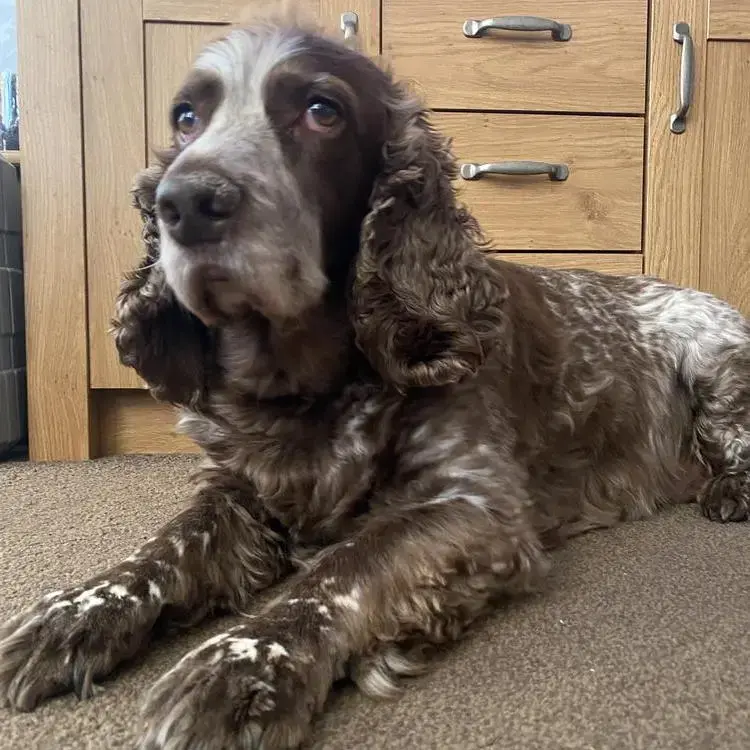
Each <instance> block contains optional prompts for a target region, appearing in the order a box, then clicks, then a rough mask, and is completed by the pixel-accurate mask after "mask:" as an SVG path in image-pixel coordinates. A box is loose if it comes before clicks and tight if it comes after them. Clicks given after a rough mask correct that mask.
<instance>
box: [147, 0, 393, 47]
mask: <svg viewBox="0 0 750 750" xmlns="http://www.w3.org/2000/svg"><path fill="white" fill-rule="evenodd" d="M275 5H278V3H276V2H273V1H272V0H254V2H253V1H251V2H248V0H143V17H144V19H145V20H147V21H169V22H171V23H179V22H182V23H203V24H207V23H212V24H226V23H242V22H243V21H247V20H251V19H252V17H253V15H254V13H263V11H264V8H266V7H268V6H270V7H273V6H275ZM294 6H295V7H296V8H297V10H298V11H299V12H301V13H302V14H304V16H307V17H310V18H314V19H317V20H319V21H320V23H321V25H322V26H323V28H324V29H326V30H327V31H328V32H329V33H331V34H333V35H334V36H338V35H339V34H341V28H340V23H341V14H342V13H343V12H344V11H354V12H356V13H357V15H358V16H359V31H358V37H359V39H360V49H362V51H363V52H365V53H367V54H373V55H374V54H377V53H378V52H379V51H380V2H379V0H352V1H351V2H347V0H295V2H294ZM304 16H303V17H304Z"/></svg>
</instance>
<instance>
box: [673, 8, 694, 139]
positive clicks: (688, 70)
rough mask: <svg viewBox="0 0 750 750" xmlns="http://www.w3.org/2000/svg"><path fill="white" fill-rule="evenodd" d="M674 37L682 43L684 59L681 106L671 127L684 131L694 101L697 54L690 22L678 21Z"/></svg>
mask: <svg viewBox="0 0 750 750" xmlns="http://www.w3.org/2000/svg"><path fill="white" fill-rule="evenodd" d="M672 38H673V39H674V40H675V42H677V44H681V45H682V60H681V62H680V108H679V109H678V110H677V111H676V112H675V113H674V114H673V115H670V117H669V129H670V130H671V131H672V132H673V133H677V134H679V133H684V132H685V128H686V127H687V123H686V120H687V113H688V110H689V109H690V105H691V103H692V101H693V67H694V59H695V55H694V53H693V38H692V37H691V36H690V24H689V23H684V22H680V23H676V24H675V25H674V29H673V30H672Z"/></svg>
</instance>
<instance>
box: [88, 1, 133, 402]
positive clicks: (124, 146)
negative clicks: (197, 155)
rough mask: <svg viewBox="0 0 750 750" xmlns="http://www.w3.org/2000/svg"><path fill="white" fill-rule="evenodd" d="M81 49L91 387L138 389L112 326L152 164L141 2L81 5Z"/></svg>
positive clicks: (130, 265) (92, 2)
mask: <svg viewBox="0 0 750 750" xmlns="http://www.w3.org/2000/svg"><path fill="white" fill-rule="evenodd" d="M113 28H116V29H117V33H116V34H112V33H111V30H112V29H113ZM81 50H82V58H83V68H82V77H83V116H84V123H85V128H84V135H85V153H86V162H85V163H86V236H87V244H88V269H89V284H88V295H89V344H90V346H89V350H90V368H91V387H92V388H128V387H138V386H139V384H140V381H139V379H138V377H137V376H136V375H135V373H134V372H133V371H132V370H128V369H126V368H124V367H122V366H121V365H120V363H119V361H118V358H117V352H116V350H115V346H114V342H113V340H112V337H111V335H110V333H109V328H110V321H111V319H112V314H113V311H114V303H115V298H116V296H117V292H118V289H119V286H120V281H121V279H122V275H123V273H124V272H125V271H126V270H128V269H130V268H132V267H133V266H134V265H135V264H136V262H137V261H138V259H139V257H140V255H141V243H140V232H141V225H140V220H139V218H138V214H137V212H136V211H135V209H134V208H132V206H131V202H130V187H131V185H132V183H133V179H134V177H135V175H136V172H138V170H140V169H142V168H143V167H144V166H145V165H146V127H145V91H144V83H143V81H144V67H143V30H142V23H141V0H118V2H116V3H102V2H101V1H100V0H81Z"/></svg>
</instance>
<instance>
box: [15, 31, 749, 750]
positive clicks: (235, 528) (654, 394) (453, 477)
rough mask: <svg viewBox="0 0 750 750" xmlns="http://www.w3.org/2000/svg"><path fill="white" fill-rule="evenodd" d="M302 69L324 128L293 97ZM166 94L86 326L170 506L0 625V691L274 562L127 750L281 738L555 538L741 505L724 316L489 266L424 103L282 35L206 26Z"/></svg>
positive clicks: (743, 375) (656, 292)
mask: <svg viewBox="0 0 750 750" xmlns="http://www.w3.org/2000/svg"><path fill="white" fill-rule="evenodd" d="M320 86H323V87H325V91H326V92H327V95H329V96H333V97H339V98H340V100H341V102H340V104H341V112H340V113H339V115H340V116H339V118H338V119H334V121H333V125H330V123H328V122H324V123H323V124H321V123H318V122H316V121H311V120H310V119H309V110H307V109H305V108H306V107H308V106H309V101H310V100H309V96H308V98H301V97H300V96H299V95H298V92H299V91H300V90H305V91H312V92H313V95H314V96H317V95H318V94H319V92H318V89H317V88H316V87H320ZM305 87H307V88H305ZM316 92H317V93H316ZM186 99H187V100H189V101H190V102H191V106H193V107H194V109H195V111H196V114H197V122H198V124H197V125H196V131H195V133H192V131H191V137H190V138H189V139H188V140H185V139H184V138H183V139H182V140H181V138H180V136H179V135H178V133H177V130H175V143H174V144H173V148H172V149H171V150H170V151H168V152H166V154H165V156H164V158H163V159H162V160H161V161H160V162H159V163H158V164H157V165H156V166H154V167H153V168H150V169H149V170H147V171H145V172H144V173H143V174H142V175H140V176H139V178H138V180H137V183H136V187H135V203H136V206H137V208H138V209H139V210H140V212H141V216H142V217H143V221H144V245H145V257H144V260H143V262H142V263H141V265H140V266H139V267H138V269H137V270H136V271H135V272H134V273H132V274H130V275H129V276H128V277H127V279H126V281H125V283H124V285H123V288H122V291H121V293H120V295H119V298H118V300H117V306H116V316H115V323H114V329H115V342H116V345H117V348H118V350H119V352H120V357H121V360H122V362H123V363H124V364H126V365H127V366H129V367H133V368H134V369H135V370H136V371H137V372H138V373H139V374H140V375H141V377H143V379H144V380H145V381H146V382H147V383H148V385H149V387H150V388H151V391H152V393H153V394H154V396H155V397H156V398H158V399H161V400H164V401H169V402H172V403H174V404H177V405H179V407H180V415H181V417H180V426H181V429H182V430H184V431H185V432H186V433H187V434H188V435H190V436H191V437H192V438H193V439H194V440H195V441H196V442H197V444H198V445H199V446H200V447H201V449H202V450H203V453H204V457H205V461H204V466H203V468H202V469H201V471H200V473H199V474H198V476H197V477H196V478H194V480H193V481H194V490H193V503H192V505H191V507H190V508H189V509H188V510H187V511H185V512H184V513H182V514H180V515H178V516H177V517H176V518H175V519H174V520H173V521H172V522H171V523H170V524H168V525H167V526H166V527H164V528H163V529H161V530H159V531H158V532H157V533H156V535H155V537H154V538H153V539H152V540H150V541H149V542H147V543H146V544H145V545H144V546H143V547H142V548H140V549H139V550H138V551H136V553H135V554H134V555H132V556H131V557H130V558H128V559H127V560H125V561H123V562H122V563H120V564H118V565H116V566H114V567H113V568H111V569H110V570H108V571H105V572H103V573H101V574H98V575H96V576H94V577H93V578H92V579H90V580H89V581H88V582H86V583H84V584H82V585H79V586H76V587H71V588H66V589H62V590H61V591H58V592H54V593H53V594H51V595H48V596H47V597H45V598H44V599H42V600H40V601H39V602H36V603H34V604H32V605H31V606H30V607H29V608H28V609H27V610H26V611H24V612H22V613H20V614H19V615H17V616H16V617H15V618H13V619H12V620H11V621H10V622H9V623H7V624H6V626H5V627H4V629H3V630H0V698H1V699H2V700H4V701H5V702H7V703H9V704H11V705H12V706H14V707H16V708H18V709H21V710H30V709H32V708H33V707H34V706H35V705H36V704H37V703H38V702H39V701H40V700H42V699H44V698H45V697H47V696H49V695H51V694H53V693H55V692H59V691H62V690H66V689H71V688H72V689H75V690H76V691H77V692H78V693H79V695H81V696H83V697H87V696H89V695H90V694H91V693H92V692H93V680H95V679H98V678H99V677H103V676H104V675H105V674H106V673H108V672H110V671H111V670H113V669H114V668H115V667H116V666H117V665H118V664H120V663H121V662H123V661H125V660H126V659H128V658H130V657H131V656H132V655H133V654H134V653H135V651H137V650H138V649H139V648H141V647H142V646H143V645H144V644H145V643H147V642H148V639H149V636H150V635H151V633H152V631H153V630H154V628H156V627H157V626H161V625H163V624H164V623H169V622H173V621H175V620H179V621H182V622H188V623H190V622H195V621H197V620H199V619H200V618H202V617H204V616H205V615H207V614H208V613H210V612H211V611H213V610H215V609H219V608H228V609H230V610H233V611H238V612H241V611H244V609H245V607H246V605H247V603H248V602H249V601H250V600H251V599H252V598H253V596H255V595H256V594H257V593H258V592H259V591H261V590H262V589H264V588H265V587H267V586H269V585H271V584H272V583H273V582H276V581H283V588H282V589H281V591H280V593H279V594H278V595H277V597H276V598H275V599H274V600H273V601H271V602H270V603H269V604H268V605H267V606H266V607H265V609H264V610H263V611H262V613H261V614H259V615H258V616H256V617H253V618H250V617H247V618H246V619H245V620H244V621H243V623H242V624H241V625H240V626H238V627H237V628H234V629H232V630H230V631H228V632H227V633H224V634H221V635H220V636H218V637H216V638H213V639H211V640H210V641H208V642H207V643H205V644H204V645H203V646H202V647H200V648H199V649H196V650H194V651H193V652H191V653H190V654H188V655H187V656H186V657H185V659H183V660H182V661H180V662H179V663H178V664H177V665H176V666H175V667H174V669H172V670H171V671H169V672H168V673H167V674H166V675H164V677H162V679H161V680H160V681H159V682H158V683H157V685H156V686H155V688H154V690H153V691H152V693H151V695H150V696H149V698H148V699H147V703H146V709H145V714H144V716H145V721H146V723H145V727H144V734H143V736H142V740H141V744H140V747H141V749H142V750H188V748H192V749H195V748H201V749H202V750H220V748H221V749H222V750H226V749H227V748H231V749H232V750H240V748H242V749H243V750H248V749H249V748H255V749H260V748H263V749H264V750H277V749H280V748H291V747H296V746H297V745H298V744H299V742H301V741H302V740H303V739H304V738H305V736H306V735H307V733H308V730H309V724H310V721H311V718H312V716H313V715H314V714H315V712H317V711H319V710H321V708H322V707H323V706H324V703H325V699H326V696H327V695H328V692H329V690H330V688H331V686H332V683H333V681H334V680H335V679H338V678H340V677H342V676H345V675H349V676H350V677H352V678H353V679H354V680H355V681H356V683H357V684H358V685H359V686H360V687H361V689H363V690H364V691H365V692H367V693H369V694H371V695H376V696H380V697H391V696H393V695H395V694H396V693H397V692H398V678H399V677H408V676H410V675H414V674H417V673H418V672H419V671H421V669H422V668H423V666H424V663H425V659H424V657H425V655H426V654H427V653H428V652H429V651H430V650H431V649H432V648H434V647H435V646H437V645H439V644H443V643H446V642H449V641H452V640H454V639H456V638H458V637H459V636H460V635H461V634H462V633H463V632H465V630H466V628H467V627H469V626H470V624H471V623H472V622H473V621H474V620H476V618H478V617H480V616H481V615H483V614H485V613H487V612H489V611H491V609H492V606H493V604H494V603H495V602H496V601H497V599H498V598H499V597H501V596H507V595H509V594H513V593H517V592H520V591H524V590H527V589H528V588H530V587H532V586H534V584H535V582H536V581H537V580H538V579H539V578H540V576H542V575H544V573H545V572H546V570H547V569H548V567H549V564H550V561H551V558H550V556H549V554H548V551H549V550H550V549H552V548H554V547H555V546H557V545H559V544H562V543H563V542H564V541H565V540H566V539H567V538H569V537H571V536H572V535H574V534H578V533H582V532H584V531H587V530H589V529H593V528H596V527H603V526H608V525H612V524H614V523H617V522H618V521H620V520H624V519H632V518H639V517H643V516H645V515H648V514H649V513H652V512H654V511H655V510H656V509H657V508H659V507H661V506H663V505H666V504H669V503H676V502H686V501H692V500H696V499H698V501H699V503H700V508H701V510H702V511H703V513H704V514H705V515H706V516H708V517H709V518H711V519H713V520H718V521H730V520H731V521H739V520H745V519H747V517H748V514H749V513H750V502H749V500H750V374H748V366H747V364H748V362H749V361H750V325H748V322H747V320H746V319H745V318H744V317H743V316H742V315H741V314H740V313H739V312H737V311H736V310H734V309H733V308H731V307H730V306H729V305H727V304H726V303H724V302H722V301H720V300H718V299H716V298H715V297H712V296H710V295H708V294H704V293H701V292H698V291H695V290H691V289H680V288H678V287H675V286H672V285H670V284H666V283H664V282H661V281H659V280H656V279H649V278H625V277H608V276H604V275H601V274H597V273H593V272H589V271H571V272H558V271H552V270H548V269H542V268H527V267H523V266H520V265H517V264H512V263H505V262H501V261H498V260H496V259H494V258H492V257H491V254H490V253H489V252H488V248H487V246H486V243H485V242H484V240H483V239H482V236H481V231H480V228H479V227H478V225H477V223H476V221H475V220H474V219H473V217H472V216H471V213H470V212H469V211H468V210H467V209H466V208H465V207H462V206H460V205H459V204H458V203H457V201H456V198H455V195H454V190H453V186H452V180H453V179H454V177H455V175H456V170H455V163H454V158H453V156H452V154H451V151H450V146H449V143H448V141H447V140H446V139H445V138H444V137H443V136H442V135H441V134H440V133H438V132H436V131H435V130H434V129H433V128H432V126H431V125H430V119H429V114H428V112H427V111H426V110H425V109H424V108H423V107H422V106H421V105H420V104H419V102H418V101H417V100H416V99H414V98H413V97H411V96H410V95H409V94H408V92H407V91H406V90H405V89H404V88H403V87H402V86H400V85H399V84H397V83H395V82H394V81H393V80H392V78H391V76H390V75H389V74H387V73H385V72H383V71H382V70H380V69H379V68H378V67H377V66H376V65H374V64H373V63H372V62H371V61H370V60H368V59H366V58H365V57H363V56H362V55H359V54H357V53H356V52H353V51H351V50H348V49H346V48H344V47H342V46H340V45H339V44H338V43H336V42H333V41H331V40H327V39H325V38H323V37H321V36H320V35H319V34H317V33H313V32H310V31H309V30H306V29H302V28H300V27H299V26H295V25H290V24H280V25H279V24H274V23H266V24H263V25H259V26H253V27H250V28H248V29H238V30H234V31H232V32H231V33H230V34H229V35H228V36H227V37H226V38H225V39H224V40H221V41H219V42H217V43H214V44H212V45H210V46H209V47H208V48H207V49H206V50H205V51H204V52H203V53H202V55H201V56H199V58H198V60H197V61H196V63H195V65H194V66H193V68H192V70H191V71H190V72H189V74H188V76H187V79H186V83H185V84H184V86H183V87H182V89H181V91H180V92H179V93H178V95H177V98H176V101H178V102H180V101H184V100H186ZM206 186H209V187H210V190H211V191H214V192H209V193H208V194H207V193H206V192H205V190H206ZM201 191H203V192H201ZM222 191H223V192H222ZM222 195H233V196H240V197H241V200H240V201H235V202H234V203H233V204H232V211H231V212H229V213H227V212H224V213H221V212H217V211H214V210H213V209H212V210H211V211H209V212H207V211H206V210H205V205H208V204H207V203H206V201H208V202H209V203H210V201H211V200H213V199H214V198H216V197H217V196H218V198H221V196H222ZM196 196H198V197H201V196H202V200H203V202H202V203H201V202H200V201H198V200H197V199H196ZM206 196H207V197H206ZM167 198H169V200H170V201H178V202H180V203H179V206H178V208H175V206H177V203H173V204H169V203H168V201H167ZM218 198H217V199H218ZM211 205H213V204H211ZM185 206H188V208H187V209H186V208H185ZM178 209H179V210H178ZM185 212H187V213H185ZM183 216H187V218H188V219H189V220H190V222H192V223H190V224H189V227H188V229H185V226H181V225H180V221H182V217H183ZM186 226H187V225H186ZM191 227H192V228H193V229H195V232H193V231H192V230H191V229H190V228H191ZM207 238H208V239H207Z"/></svg>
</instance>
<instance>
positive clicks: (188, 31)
mask: <svg viewBox="0 0 750 750" xmlns="http://www.w3.org/2000/svg"><path fill="white" fill-rule="evenodd" d="M225 32H226V27H225V26H210V25H207V24H181V23H147V24H146V28H145V33H146V39H145V50H146V133H147V137H148V145H149V148H150V149H155V148H156V149H158V148H163V147H164V146H167V145H168V144H169V142H170V137H171V134H170V125H169V109H170V106H171V104H172V99H173V97H174V95H175V93H176V92H177V90H178V88H179V86H180V85H181V84H182V82H183V80H184V79H185V76H186V75H187V72H188V70H189V69H190V66H191V65H192V63H193V61H194V60H195V57H196V56H197V54H198V53H199V52H200V50H201V49H202V48H203V47H204V45H206V44H207V43H208V42H209V41H211V40H212V39H215V38H216V37H218V36H221V35H222V34H224V33H225Z"/></svg>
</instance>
